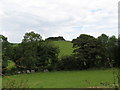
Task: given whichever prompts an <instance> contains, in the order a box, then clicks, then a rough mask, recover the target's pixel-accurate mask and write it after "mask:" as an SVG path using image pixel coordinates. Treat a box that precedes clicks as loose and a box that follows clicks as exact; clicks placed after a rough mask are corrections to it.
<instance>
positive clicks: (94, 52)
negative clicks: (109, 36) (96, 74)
mask: <svg viewBox="0 0 120 90" xmlns="http://www.w3.org/2000/svg"><path fill="white" fill-rule="evenodd" d="M72 42H73V47H75V48H76V49H75V50H74V53H75V56H76V58H77V59H78V60H79V63H81V64H82V66H83V67H84V68H91V67H94V66H95V67H97V66H98V64H100V63H101V62H102V61H101V52H100V48H101V45H100V42H98V41H97V39H95V38H94V37H93V36H90V35H86V34H81V35H80V36H79V37H77V39H74V40H73V41H72ZM98 48H99V49H98Z"/></svg>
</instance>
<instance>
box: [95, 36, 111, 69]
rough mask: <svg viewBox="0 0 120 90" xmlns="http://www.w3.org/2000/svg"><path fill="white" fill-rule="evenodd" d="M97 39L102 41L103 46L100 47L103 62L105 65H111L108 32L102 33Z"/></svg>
mask: <svg viewBox="0 0 120 90" xmlns="http://www.w3.org/2000/svg"><path fill="white" fill-rule="evenodd" d="M97 40H98V41H99V42H100V45H101V48H98V49H99V50H100V51H101V53H100V54H101V64H102V65H103V64H104V66H107V67H108V66H109V63H108V62H109V61H108V56H109V53H108V40H109V36H107V35H106V34H101V35H100V36H99V37H98V38H97Z"/></svg>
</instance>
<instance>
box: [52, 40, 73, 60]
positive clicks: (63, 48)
mask: <svg viewBox="0 0 120 90" xmlns="http://www.w3.org/2000/svg"><path fill="white" fill-rule="evenodd" d="M52 42H53V43H54V44H55V45H56V46H57V47H59V50H60V52H59V56H58V57H59V58H61V57H62V56H65V55H71V54H72V52H73V50H74V48H72V47H73V43H71V42H70V41H52Z"/></svg>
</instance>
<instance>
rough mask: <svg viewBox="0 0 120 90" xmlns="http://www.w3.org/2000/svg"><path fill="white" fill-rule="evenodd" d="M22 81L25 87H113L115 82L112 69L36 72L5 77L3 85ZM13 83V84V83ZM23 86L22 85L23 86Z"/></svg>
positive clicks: (6, 86) (9, 85)
mask: <svg viewBox="0 0 120 90" xmlns="http://www.w3.org/2000/svg"><path fill="white" fill-rule="evenodd" d="M12 80H13V81H14V84H15V82H16V83H17V85H18V84H19V83H20V82H21V83H22V84H24V85H23V87H24V88H27V87H29V88H89V87H111V86H112V85H113V82H114V78H113V71H112V69H107V70H81V71H56V72H36V73H31V74H19V75H12V76H5V77H3V87H5V88H10V87H12V86H13V87H17V85H13V84H12V83H13V82H12V83H11V81H12ZM11 84H12V85H11ZM21 87H22V86H21Z"/></svg>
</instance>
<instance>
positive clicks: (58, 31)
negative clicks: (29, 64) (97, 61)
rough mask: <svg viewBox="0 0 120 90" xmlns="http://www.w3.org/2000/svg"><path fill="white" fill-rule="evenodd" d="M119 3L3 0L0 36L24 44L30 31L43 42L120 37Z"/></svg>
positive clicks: (85, 0)
mask: <svg viewBox="0 0 120 90" xmlns="http://www.w3.org/2000/svg"><path fill="white" fill-rule="evenodd" d="M117 8H118V0H84V1H83V0H29V1H28V0H10V1H9V0H1V2H0V17H1V18H0V19H1V22H0V23H1V26H0V27H1V28H0V33H1V34H3V35H5V36H7V37H8V38H9V41H10V42H21V40H22V38H23V35H24V33H25V32H27V31H31V30H32V31H35V32H37V33H40V34H41V35H42V36H43V38H47V37H50V36H64V37H65V39H67V40H72V39H73V38H76V37H77V36H79V35H80V34H82V33H86V34H90V35H93V36H95V37H97V36H98V35H100V34H102V33H106V34H107V35H110V36H111V35H116V36H117V35H118V28H117V27H118V24H117V22H118V21H117V20H118V17H117V16H118V15H117V14H118V9H117Z"/></svg>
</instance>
